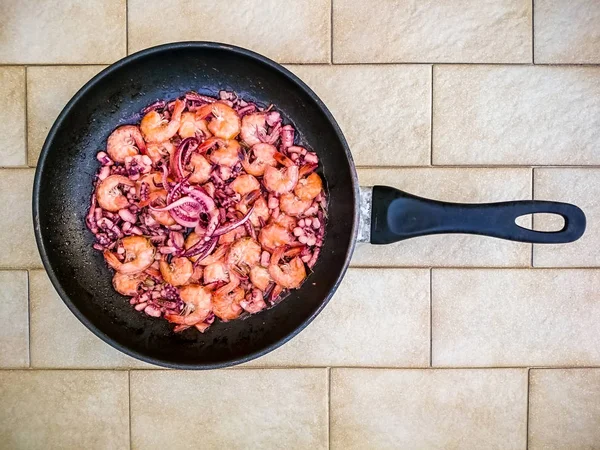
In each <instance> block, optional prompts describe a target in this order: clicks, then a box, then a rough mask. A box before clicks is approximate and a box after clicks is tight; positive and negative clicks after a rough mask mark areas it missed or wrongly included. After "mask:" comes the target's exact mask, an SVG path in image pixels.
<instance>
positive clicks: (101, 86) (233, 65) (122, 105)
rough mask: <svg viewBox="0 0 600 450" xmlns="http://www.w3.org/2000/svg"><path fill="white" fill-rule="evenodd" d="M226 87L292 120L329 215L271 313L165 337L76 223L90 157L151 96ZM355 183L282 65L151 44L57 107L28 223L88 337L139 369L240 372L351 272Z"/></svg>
mask: <svg viewBox="0 0 600 450" xmlns="http://www.w3.org/2000/svg"><path fill="white" fill-rule="evenodd" d="M221 89H225V90H233V91H235V92H237V93H238V94H239V95H240V96H242V98H244V99H245V100H248V101H254V102H257V103H260V104H263V105H265V106H266V105H268V104H270V103H273V104H274V105H275V106H276V108H277V110H278V111H280V112H281V114H282V116H283V118H284V122H286V123H290V122H291V123H293V124H294V126H295V127H296V130H297V131H298V137H297V139H299V142H300V145H306V146H307V147H310V148H312V149H314V150H315V151H316V152H317V153H318V155H319V158H320V160H321V162H322V169H320V170H322V172H321V174H322V176H323V177H324V179H325V182H326V188H327V191H328V194H329V217H330V220H329V221H328V223H327V227H326V238H325V242H324V246H323V249H322V251H321V255H320V258H319V260H318V262H317V264H316V266H315V267H314V273H313V274H311V275H310V276H309V278H308V280H307V281H306V282H305V283H304V284H303V286H302V287H301V288H300V289H298V290H294V291H292V292H291V294H290V295H289V296H288V297H287V298H285V300H283V301H282V302H281V303H280V304H278V305H277V306H276V307H274V308H271V309H269V310H267V311H263V312H261V313H259V314H255V315H252V316H249V317H248V318H247V319H245V320H236V321H232V322H228V323H223V322H220V321H217V322H216V323H215V324H214V325H213V326H211V327H210V328H209V329H208V331H207V332H206V333H204V334H201V333H198V332H197V331H196V330H195V329H193V328H192V329H189V330H186V331H184V332H182V333H174V332H173V331H172V325H170V324H168V323H167V322H166V321H165V320H156V319H153V318H150V317H147V316H145V315H144V314H140V313H138V312H136V311H134V309H133V308H132V307H131V306H130V305H129V302H128V299H127V298H125V297H123V296H121V295H120V294H118V293H116V292H115V291H114V289H113V287H112V285H111V279H112V274H111V272H110V271H109V269H108V268H107V266H106V264H105V263H104V260H103V257H102V255H101V254H100V253H99V252H97V251H95V250H93V249H92V244H93V236H92V234H91V233H90V232H89V231H88V230H87V228H86V226H85V216H86V213H87V210H88V207H89V204H90V198H91V194H92V182H93V179H94V174H95V173H96V170H97V168H98V162H97V160H96V158H95V155H96V153H97V152H98V151H99V150H101V149H104V148H105V146H106V139H107V137H108V135H109V134H110V133H111V131H112V130H113V129H114V128H115V127H117V126H119V125H122V124H127V123H135V122H138V121H139V120H140V118H141V117H140V111H141V110H142V108H144V107H145V106H147V105H148V104H150V103H152V102H154V101H156V100H157V99H173V98H176V97H178V96H181V95H182V94H183V93H185V92H186V91H189V90H196V91H198V92H200V93H202V94H210V95H215V94H216V93H217V92H218V91H219V90H221ZM357 203H358V181H357V177H356V171H355V168H354V164H353V162H352V157H351V155H350V151H349V149H348V145H347V143H346V141H345V139H344V136H343V135H342V133H341V131H340V129H339V127H338V125H337V124H336V122H335V120H334V119H333V117H332V115H331V113H330V112H329V111H328V110H327V108H326V106H325V105H324V104H323V102H322V101H321V100H320V99H319V98H318V97H317V96H316V95H315V94H314V93H313V92H312V91H311V90H310V89H309V88H308V87H307V86H306V85H305V84H304V83H303V82H302V81H300V80H299V79H298V78H297V77H296V76H294V75H293V74H292V73H291V72H289V71H288V70H286V69H285V68H283V67H281V66H279V65H278V64H276V63H274V62H272V61H271V60H269V59H267V58H265V57H263V56H260V55H258V54H256V53H254V52H251V51H248V50H245V49H241V48H237V47H234V46H229V45H222V44H215V43H207V42H189V43H176V44H168V45H163V46H159V47H154V48H151V49H148V50H144V51H142V52H139V53H136V54H134V55H131V56H128V57H126V58H125V59H123V60H121V61H119V62H117V63H115V64H113V65H112V66H110V67H108V68H107V69H105V70H104V71H102V72H101V73H100V74H98V75H97V76H95V77H94V78H93V79H92V80H91V81H89V82H88V83H87V84H86V85H85V86H84V87H83V88H82V89H81V90H80V91H79V92H78V93H77V94H76V95H75V96H74V97H73V99H72V100H71V101H70V102H69V103H68V104H67V106H66V107H65V108H64V110H63V111H62V112H61V114H60V116H59V117H58V119H57V120H56V122H55V124H54V126H53V127H52V129H51V130H50V133H49V135H48V137H47V139H46V142H45V144H44V146H43V149H42V153H41V156H40V160H39V163H38V167H37V171H36V175H35V181H34V189H33V220H34V229H35V235H36V239H37V243H38V248H39V251H40V254H41V258H42V261H43V263H44V266H45V268H46V270H47V272H48V275H49V277H50V279H51V281H52V283H53V285H54V287H55V288H56V290H57V291H58V293H59V295H60V297H61V298H62V299H63V301H64V302H65V303H66V305H67V306H68V307H69V309H70V310H71V311H72V312H73V314H75V315H76V316H77V317H78V318H79V320H81V322H83V323H84V324H85V325H86V326H87V327H88V328H89V329H90V330H91V331H92V332H93V333H95V334H96V335H97V336H99V337H100V338H101V339H103V340H104V341H106V342H107V343H109V344H110V345H112V346H113V347H115V348H117V349H119V350H121V351H123V352H124V353H127V354H129V355H131V356H133V357H136V358H139V359H141V360H144V361H147V362H150V363H154V364H158V365H162V366H166V367H173V368H196V369H204V368H217V367H224V366H229V365H233V364H239V363H242V362H245V361H248V360H250V359H253V358H256V357H258V356H260V355H263V354H265V353H267V352H269V351H271V350H273V349H274V348H276V347H278V346H280V345H281V344H283V343H284V342H286V341H287V340H288V339H290V338H291V337H293V336H294V335H295V334H297V333H298V332H299V331H301V330H302V329H303V328H304V327H305V326H306V325H308V324H309V323H310V322H311V321H312V320H313V319H314V317H315V316H316V315H317V314H318V313H319V312H320V311H321V310H322V309H323V307H324V306H325V304H326V303H327V301H328V300H329V299H330V297H331V296H332V295H333V292H334V291H335V289H336V287H337V286H338V285H339V283H340V281H341V279H342V277H343V275H344V272H345V271H346V268H347V266H348V264H349V261H350V257H351V255H352V250H353V248H354V241H355V237H356V232H357V223H358V220H357V218H358V210H357Z"/></svg>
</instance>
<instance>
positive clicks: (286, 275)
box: [269, 249, 306, 289]
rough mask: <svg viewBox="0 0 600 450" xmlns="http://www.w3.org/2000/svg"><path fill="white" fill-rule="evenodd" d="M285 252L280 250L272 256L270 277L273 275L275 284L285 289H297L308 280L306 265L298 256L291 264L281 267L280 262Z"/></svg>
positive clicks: (284, 264)
mask: <svg viewBox="0 0 600 450" xmlns="http://www.w3.org/2000/svg"><path fill="white" fill-rule="evenodd" d="M283 252H284V250H283V249H278V250H276V251H275V252H274V253H273V255H272V256H271V263H270V264H269V275H271V278H273V280H274V281H275V283H277V284H278V285H280V286H283V287H284V288H287V289H294V288H297V287H299V286H300V285H301V284H302V282H303V281H304V279H305V278H306V269H305V267H304V263H303V262H302V260H301V259H300V257H299V256H296V257H295V258H293V259H292V260H291V261H290V262H289V263H283V264H281V265H279V260H280V259H281V257H282V256H283Z"/></svg>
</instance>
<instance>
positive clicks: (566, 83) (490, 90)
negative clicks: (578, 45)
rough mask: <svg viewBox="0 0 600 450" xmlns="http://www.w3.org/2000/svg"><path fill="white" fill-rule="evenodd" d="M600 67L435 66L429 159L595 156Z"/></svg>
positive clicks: (597, 160) (549, 160) (579, 159)
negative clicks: (431, 153)
mask: <svg viewBox="0 0 600 450" xmlns="http://www.w3.org/2000/svg"><path fill="white" fill-rule="evenodd" d="M598 142H600V67H547V66H508V67H507V66H436V67H434V69H433V144H432V145H433V163H434V164H473V165H486V164H488V165H492V164H502V165H511V164H513V165H515V164H519V165H521V164H522V165H531V164H535V165H545V164H547V165H552V164H555V165H562V164H565V165H578V164H600V146H598Z"/></svg>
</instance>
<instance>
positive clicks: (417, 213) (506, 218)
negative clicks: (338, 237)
mask: <svg viewBox="0 0 600 450" xmlns="http://www.w3.org/2000/svg"><path fill="white" fill-rule="evenodd" d="M532 213H550V214H558V215H559V216H562V217H563V218H564V220H565V225H564V227H563V228H562V230H559V231H551V232H545V231H534V230H530V229H527V228H523V227H521V226H519V225H517V224H516V222H515V219H516V218H517V217H520V216H522V215H525V214H532ZM585 224H586V220H585V214H584V213H583V211H582V210H581V209H580V208H578V207H577V206H575V205H571V204H569V203H560V202H548V201H539V200H524V201H514V202H501V203H482V204H467V203H464V204H463V203H445V202H439V201H436V200H430V199H426V198H422V197H417V196H416V195H411V194H408V193H406V192H402V191H400V190H398V189H395V188H392V187H389V186H374V187H373V204H372V216H371V243H372V244H389V243H392V242H397V241H401V240H404V239H408V238H412V237H416V236H424V235H428V234H442V233H466V234H478V235H483V236H492V237H496V238H500V239H508V240H511V241H519V242H532V243H535V244H563V243H567V242H573V241H576V240H577V239H579V238H580V237H581V236H582V235H583V232H584V231H585Z"/></svg>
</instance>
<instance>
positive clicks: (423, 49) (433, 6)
mask: <svg viewBox="0 0 600 450" xmlns="http://www.w3.org/2000/svg"><path fill="white" fill-rule="evenodd" d="M531 39H532V36H531V1H529V0H505V1H502V2H499V1H496V0H450V1H444V2H439V1H435V0H423V1H419V2H415V1H412V0H394V1H390V0H373V1H370V2H360V1H354V0H335V1H334V2H333V60H334V62H335V63H344V62H353V63H360V62H377V63H381V62H440V63H441V62H453V63H459V62H465V63H508V62H513V63H516V62H531Z"/></svg>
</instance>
